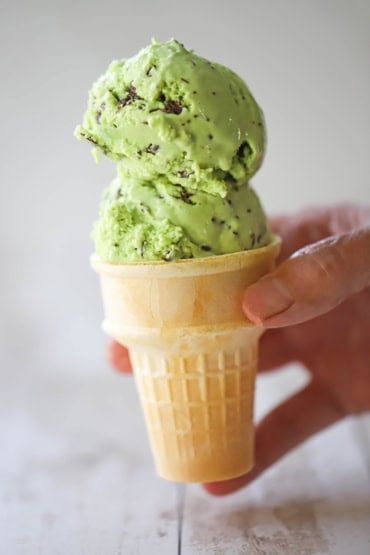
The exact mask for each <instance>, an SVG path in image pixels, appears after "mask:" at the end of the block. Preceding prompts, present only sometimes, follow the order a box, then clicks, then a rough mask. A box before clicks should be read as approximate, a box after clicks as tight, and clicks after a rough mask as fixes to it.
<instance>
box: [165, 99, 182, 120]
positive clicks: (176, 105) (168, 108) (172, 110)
mask: <svg viewBox="0 0 370 555" xmlns="http://www.w3.org/2000/svg"><path fill="white" fill-rule="evenodd" d="M163 111H164V112H166V114H176V115H177V116H178V115H179V114H181V112H182V106H181V104H180V102H178V101H177V100H167V102H166V104H165V105H164V108H163Z"/></svg>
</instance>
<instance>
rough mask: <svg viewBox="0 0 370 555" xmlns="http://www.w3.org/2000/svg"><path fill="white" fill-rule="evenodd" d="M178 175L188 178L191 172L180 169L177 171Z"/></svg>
mask: <svg viewBox="0 0 370 555" xmlns="http://www.w3.org/2000/svg"><path fill="white" fill-rule="evenodd" d="M176 175H177V176H178V177H182V178H188V177H189V175H190V173H189V172H188V171H186V170H179V171H178V172H177V173H176Z"/></svg>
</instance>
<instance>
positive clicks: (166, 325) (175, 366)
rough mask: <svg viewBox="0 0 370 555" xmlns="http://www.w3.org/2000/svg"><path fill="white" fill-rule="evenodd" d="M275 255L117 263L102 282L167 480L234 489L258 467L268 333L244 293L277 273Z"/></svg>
mask: <svg viewBox="0 0 370 555" xmlns="http://www.w3.org/2000/svg"><path fill="white" fill-rule="evenodd" d="M279 248H280V240H279V239H278V238H275V239H274V240H273V241H272V243H271V244H270V245H269V246H267V247H262V248H260V249H256V250H250V251H243V252H238V253H233V254H227V255H222V256H213V257H208V258H199V259H190V260H179V261H174V262H131V263H129V262H128V263H124V264H111V263H104V262H102V261H100V260H99V259H98V258H97V257H96V256H93V258H92V265H93V267H94V268H95V270H96V271H97V272H98V273H99V274H100V277H101V284H102V293H103V302H104V308H105V320H104V323H103V328H104V330H105V331H106V332H107V333H108V334H109V335H111V336H112V337H114V338H115V339H116V340H117V341H118V342H119V343H121V344H122V345H125V346H126V347H128V349H129V352H130V357H131V361H132V364H133V368H134V374H135V379H136V382H137V386H138V391H139V395H140V399H141V403H142V407H143V410H144V415H145V420H146V425H147V429H148V434H149V439H150V442H151V447H152V451H153V455H154V459H155V463H156V467H157V472H158V474H159V475H160V476H162V477H163V478H166V479H168V480H174V481H180V482H209V481H218V480H225V479H228V478H232V477H236V476H239V475H241V474H244V473H246V472H248V471H249V470H250V469H251V468H252V466H253V441H254V434H253V397H254V380H255V373H256V367H257V351H258V338H259V336H260V335H261V333H262V331H263V330H262V328H260V327H256V326H254V325H252V324H251V323H250V322H248V321H247V320H246V318H245V316H244V314H243V312H242V308H241V298H242V293H243V291H244V289H245V288H246V287H247V286H248V285H249V284H251V283H253V282H254V281H256V280H257V279H258V278H260V277H261V276H262V275H264V274H265V273H267V272H269V271H270V270H271V269H272V268H273V266H274V261H275V258H276V256H277V254H278V252H279Z"/></svg>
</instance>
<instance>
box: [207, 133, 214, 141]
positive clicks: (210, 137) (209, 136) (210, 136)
mask: <svg viewBox="0 0 370 555" xmlns="http://www.w3.org/2000/svg"><path fill="white" fill-rule="evenodd" d="M208 138H209V140H210V141H212V139H213V135H211V133H210V134H209V135H208Z"/></svg>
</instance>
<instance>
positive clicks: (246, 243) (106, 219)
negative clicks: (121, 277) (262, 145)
mask: <svg viewBox="0 0 370 555" xmlns="http://www.w3.org/2000/svg"><path fill="white" fill-rule="evenodd" d="M229 185H230V186H229V187H228V194H227V195H226V197H224V198H222V197H220V196H219V195H210V194H207V193H204V192H202V191H196V190H194V191H191V190H188V189H186V188H185V187H184V186H183V185H181V184H172V183H169V182H168V181H167V180H166V179H165V178H162V179H161V178H158V179H157V180H156V182H155V183H152V182H145V181H138V180H137V179H134V178H129V177H127V176H120V175H118V177H117V178H116V179H115V180H114V181H113V183H112V184H111V186H110V187H109V188H108V189H107V190H106V191H105V193H104V197H103V202H102V205H101V211H100V218H99V220H98V221H97V222H96V224H95V226H94V230H93V238H94V241H95V248H96V253H97V254H98V256H99V257H100V258H101V259H102V260H105V261H107V262H123V261H125V260H132V261H133V260H161V259H162V260H166V261H169V260H175V259H183V258H199V257H204V256H213V255H220V254H227V253H232V252H236V251H241V250H249V249H254V248H258V247H262V246H265V245H267V244H268V243H269V242H270V240H271V234H270V231H269V229H268V225H267V222H266V217H265V215H264V211H263V209H262V207H261V204H260V201H259V199H258V197H257V195H256V193H255V192H254V190H253V189H252V188H251V187H250V185H249V184H248V183H246V184H244V185H243V186H238V185H236V184H235V183H234V184H229Z"/></svg>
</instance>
